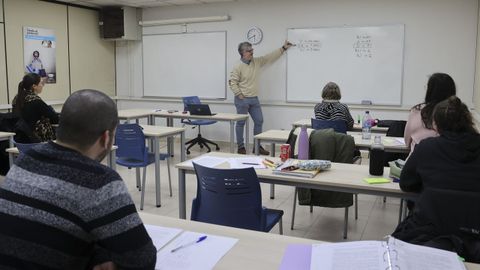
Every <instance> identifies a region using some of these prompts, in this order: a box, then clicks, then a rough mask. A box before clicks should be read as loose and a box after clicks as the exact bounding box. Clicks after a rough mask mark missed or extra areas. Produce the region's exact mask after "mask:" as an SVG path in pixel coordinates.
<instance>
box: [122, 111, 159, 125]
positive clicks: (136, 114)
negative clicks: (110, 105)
mask: <svg viewBox="0 0 480 270" xmlns="http://www.w3.org/2000/svg"><path fill="white" fill-rule="evenodd" d="M153 111H154V110H151V109H127V110H119V111H118V119H120V120H125V121H126V122H127V123H129V122H130V120H133V119H135V120H136V123H137V124H138V120H139V119H141V118H147V123H148V124H149V125H151V124H152V113H153Z"/></svg>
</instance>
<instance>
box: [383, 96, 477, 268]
mask: <svg viewBox="0 0 480 270" xmlns="http://www.w3.org/2000/svg"><path fill="white" fill-rule="evenodd" d="M432 119H433V122H432V127H433V129H434V130H435V131H436V132H438V134H439V136H438V137H431V138H427V139H424V140H422V141H421V142H420V143H419V144H418V145H417V146H416V147H415V151H413V152H412V154H411V155H410V157H409V158H408V160H407V162H406V164H405V167H404V168H403V170H402V174H401V176H400V188H401V189H402V190H403V191H407V192H414V193H419V196H418V198H417V200H416V203H415V208H414V209H413V212H412V214H411V215H409V216H408V217H407V218H406V219H405V220H404V221H403V222H402V223H400V224H399V225H398V227H397V229H396V230H395V232H394V233H393V234H392V235H393V236H394V237H396V238H398V239H400V240H403V241H407V242H410V243H413V244H418V245H425V246H430V247H436V248H440V249H445V250H450V251H454V252H456V253H458V255H459V256H462V257H464V258H465V259H466V260H467V261H469V262H475V263H480V178H479V175H480V134H479V133H478V131H477V130H476V129H475V125H474V123H473V120H472V115H471V113H470V111H469V110H468V108H467V106H466V105H465V104H463V103H462V101H461V100H460V99H459V98H458V97H456V96H452V97H449V98H447V99H446V100H444V101H442V102H440V103H438V104H437V105H436V106H435V107H434V109H433V113H432Z"/></svg>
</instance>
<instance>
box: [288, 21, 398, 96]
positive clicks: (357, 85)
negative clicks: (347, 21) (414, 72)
mask: <svg viewBox="0 0 480 270" xmlns="http://www.w3.org/2000/svg"><path fill="white" fill-rule="evenodd" d="M404 32H405V31H404V25H388V26H368V27H331V28H330V27H329V28H309V29H289V30H288V40H289V41H290V42H292V43H294V44H295V45H296V46H294V47H291V48H290V50H288V55H287V76H286V77H287V97H286V100H287V101H289V102H312V100H315V101H316V100H319V99H321V93H322V89H323V87H324V86H325V84H326V83H328V82H330V81H332V82H335V83H337V84H338V85H339V87H340V90H341V93H342V99H341V100H342V102H344V103H350V104H361V103H362V101H371V102H372V104H374V105H401V103H402V100H401V97H402V75H403V52H404V48H403V47H404Z"/></svg>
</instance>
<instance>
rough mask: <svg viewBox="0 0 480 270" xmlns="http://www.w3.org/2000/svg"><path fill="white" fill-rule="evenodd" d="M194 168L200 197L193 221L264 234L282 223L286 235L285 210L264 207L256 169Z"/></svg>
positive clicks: (192, 217) (194, 208)
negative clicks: (283, 218) (283, 220)
mask: <svg viewBox="0 0 480 270" xmlns="http://www.w3.org/2000/svg"><path fill="white" fill-rule="evenodd" d="M193 166H194V168H195V173H196V174H197V197H196V198H195V199H193V201H192V214H191V219H192V220H196V221H201V222H207V223H213V224H219V225H224V226H230V227H237V228H243V229H249V230H256V231H262V232H269V231H270V230H271V229H272V228H273V227H274V226H275V224H277V223H279V229H280V234H283V227H282V216H283V211H282V210H275V209H268V208H265V207H262V193H261V190H260V183H259V181H258V177H257V174H256V173H255V170H254V169H253V168H246V169H213V168H208V167H203V166H201V165H198V164H195V163H193Z"/></svg>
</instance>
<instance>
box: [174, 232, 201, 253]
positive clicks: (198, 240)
mask: <svg viewBox="0 0 480 270" xmlns="http://www.w3.org/2000/svg"><path fill="white" fill-rule="evenodd" d="M205 239H207V236H206V235H204V236H201V237H200V238H198V239H197V240H195V241H192V242H190V243H187V244H183V245H181V246H178V247H176V248H174V249H172V250H171V251H170V252H172V253H173V252H176V251H178V250H180V249H182V248H186V247H188V246H191V245H194V244H197V243H200V242H202V241H203V240H205Z"/></svg>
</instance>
